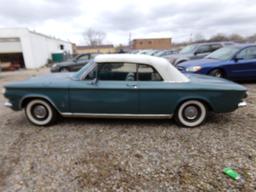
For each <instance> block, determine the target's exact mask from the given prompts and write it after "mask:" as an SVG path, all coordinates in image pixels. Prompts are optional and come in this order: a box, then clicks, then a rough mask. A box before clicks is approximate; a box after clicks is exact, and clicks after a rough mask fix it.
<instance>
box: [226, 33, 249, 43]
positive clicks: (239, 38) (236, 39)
mask: <svg viewBox="0 0 256 192" xmlns="http://www.w3.org/2000/svg"><path fill="white" fill-rule="evenodd" d="M229 40H230V41H234V42H237V43H244V42H245V41H246V40H245V38H244V37H243V36H241V35H239V34H236V33H234V34H232V35H230V36H229Z"/></svg>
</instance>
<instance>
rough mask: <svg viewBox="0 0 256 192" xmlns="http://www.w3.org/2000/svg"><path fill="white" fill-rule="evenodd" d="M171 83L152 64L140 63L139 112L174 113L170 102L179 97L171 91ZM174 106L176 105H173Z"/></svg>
mask: <svg viewBox="0 0 256 192" xmlns="http://www.w3.org/2000/svg"><path fill="white" fill-rule="evenodd" d="M168 86H169V83H166V82H164V81H163V78H162V77H161V76H160V74H159V73H158V72H157V71H156V69H154V68H153V67H152V66H149V65H144V64H139V65H138V90H139V113H140V114H158V115H169V114H171V113H172V111H173V109H172V105H171V103H170V102H172V101H175V98H174V97H177V96H175V95H174V94H173V92H172V91H170V87H168ZM173 107H174V105H173Z"/></svg>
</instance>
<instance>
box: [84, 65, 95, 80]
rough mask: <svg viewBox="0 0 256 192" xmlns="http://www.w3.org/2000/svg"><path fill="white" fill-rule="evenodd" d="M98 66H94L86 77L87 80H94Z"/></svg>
mask: <svg viewBox="0 0 256 192" xmlns="http://www.w3.org/2000/svg"><path fill="white" fill-rule="evenodd" d="M96 72H97V67H94V68H93V70H92V71H91V72H90V73H88V75H87V76H86V77H85V80H93V79H95V78H96V74H97V73H96Z"/></svg>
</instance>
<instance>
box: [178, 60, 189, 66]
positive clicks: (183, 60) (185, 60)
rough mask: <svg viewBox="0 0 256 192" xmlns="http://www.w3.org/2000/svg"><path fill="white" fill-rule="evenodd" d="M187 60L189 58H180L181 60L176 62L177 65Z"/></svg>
mask: <svg viewBox="0 0 256 192" xmlns="http://www.w3.org/2000/svg"><path fill="white" fill-rule="evenodd" d="M185 61H188V60H186V59H183V60H180V61H178V62H177V63H176V65H179V64H180V63H183V62H185Z"/></svg>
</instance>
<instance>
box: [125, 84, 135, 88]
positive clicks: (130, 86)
mask: <svg viewBox="0 0 256 192" xmlns="http://www.w3.org/2000/svg"><path fill="white" fill-rule="evenodd" d="M126 86H127V87H129V88H135V89H136V88H137V85H136V84H126Z"/></svg>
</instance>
